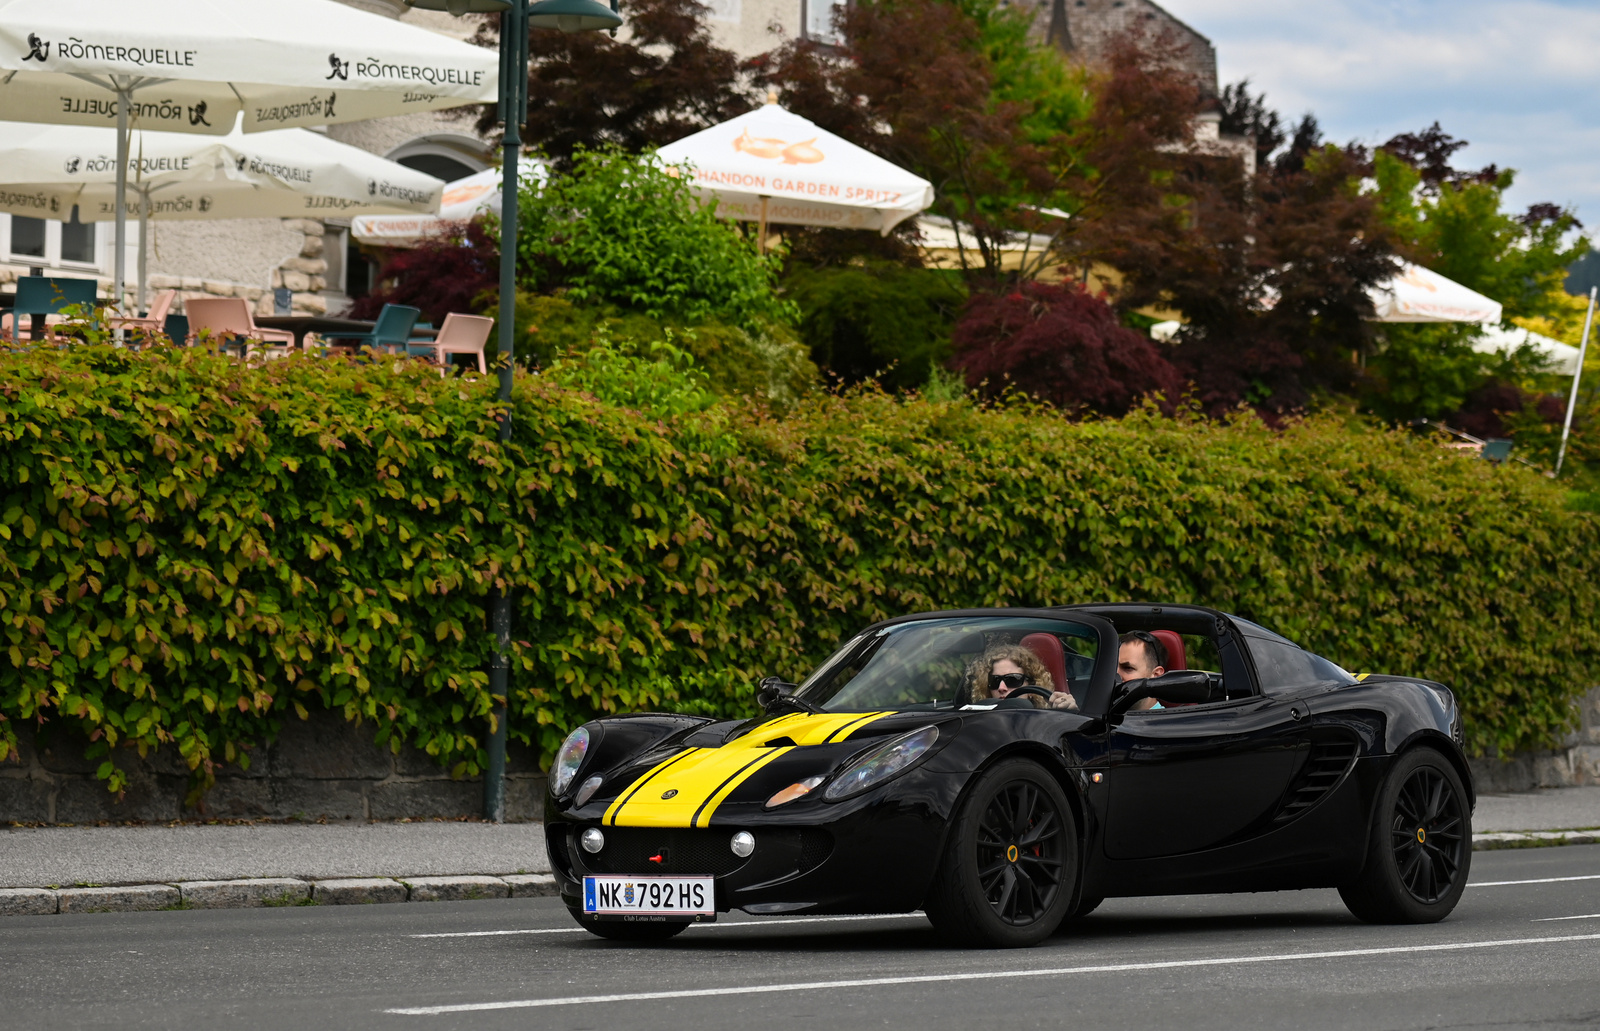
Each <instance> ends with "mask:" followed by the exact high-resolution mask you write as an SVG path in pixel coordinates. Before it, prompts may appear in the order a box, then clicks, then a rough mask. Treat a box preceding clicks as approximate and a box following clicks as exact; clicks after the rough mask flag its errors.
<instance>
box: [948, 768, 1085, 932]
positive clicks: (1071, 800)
mask: <svg viewBox="0 0 1600 1031" xmlns="http://www.w3.org/2000/svg"><path fill="white" fill-rule="evenodd" d="M1008 759H1028V760H1031V761H1032V762H1035V763H1037V764H1038V765H1040V766H1041V767H1043V768H1044V770H1045V772H1046V773H1048V774H1050V776H1052V777H1053V778H1055V780H1056V782H1057V783H1058V784H1060V785H1061V791H1062V793H1063V794H1065V795H1066V796H1067V805H1068V806H1069V807H1070V808H1071V809H1072V818H1073V820H1074V821H1075V822H1076V823H1077V831H1078V834H1077V842H1078V869H1077V878H1076V879H1075V884H1074V887H1073V899H1072V906H1073V911H1076V909H1077V907H1078V905H1079V904H1080V903H1081V902H1082V901H1083V891H1084V884H1083V876H1084V873H1085V872H1086V871H1087V870H1088V868H1089V814H1088V804H1087V803H1086V802H1085V801H1084V799H1083V795H1082V793H1081V790H1080V786H1079V784H1078V783H1077V778H1076V777H1075V776H1074V775H1073V772H1072V770H1071V768H1070V767H1068V766H1067V764H1066V763H1065V762H1063V761H1062V759H1061V755H1060V753H1058V752H1054V751H1051V750H1050V749H1049V748H1048V747H1046V746H1045V745H1043V744H1041V743H1039V742H1037V741H1018V742H1015V743H1013V744H1011V745H1008V746H1007V747H1005V748H1001V749H998V750H996V751H995V752H994V753H993V754H991V755H989V756H988V757H987V758H986V759H984V760H983V762H982V763H980V764H979V765H978V766H977V767H976V768H975V769H974V770H972V772H971V773H969V774H967V781H966V783H965V784H963V785H962V786H961V792H960V793H959V794H958V795H956V797H955V800H954V801H953V802H952V803H951V806H950V812H949V814H948V815H947V816H946V817H945V821H944V827H943V828H941V830H940V832H939V852H938V854H939V855H940V856H943V855H944V853H945V850H946V849H947V848H949V847H950V833H951V830H952V829H953V827H954V826H955V819H956V815H957V814H958V813H960V812H961V808H962V806H964V805H966V803H967V799H968V798H969V797H970V796H971V794H972V790H973V788H974V786H975V785H976V784H977V783H978V778H980V777H981V776H983V774H984V773H985V772H986V771H987V770H989V768H990V767H993V766H995V765H997V764H999V763H1002V762H1005V761H1006V760H1008ZM935 876H937V874H935ZM932 888H933V881H932V880H931V879H930V880H929V882H928V885H927V887H926V888H924V889H923V894H924V896H926V894H927V892H928V891H930V890H931V889H932Z"/></svg>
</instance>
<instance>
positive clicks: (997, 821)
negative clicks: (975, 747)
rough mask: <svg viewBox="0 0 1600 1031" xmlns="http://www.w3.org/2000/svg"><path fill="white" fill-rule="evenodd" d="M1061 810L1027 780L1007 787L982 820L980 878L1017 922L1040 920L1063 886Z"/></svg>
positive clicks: (1008, 919) (993, 901) (1002, 913)
mask: <svg viewBox="0 0 1600 1031" xmlns="http://www.w3.org/2000/svg"><path fill="white" fill-rule="evenodd" d="M1061 852H1062V848H1061V816H1060V811H1059V810H1058V809H1057V808H1056V806H1055V805H1054V804H1052V803H1051V801H1050V800H1048V799H1047V798H1046V796H1045V793H1044V789H1043V788H1041V787H1039V786H1038V785H1036V784H1033V783H1032V782H1030V781H1027V780H1017V781H1014V782H1012V783H1010V784H1007V785H1005V786H1004V787H1002V788H1001V789H1000V790H999V791H998V792H996V793H995V795H994V797H992V798H991V799H990V800H989V805H988V806H987V807H986V808H985V809H984V812H983V817H982V818H981V819H980V820H979V821H978V883H979V885H980V886H981V887H982V888H983V894H984V897H985V898H987V899H988V900H989V905H990V906H992V907H993V908H994V911H995V915H996V916H998V917H999V918H1000V919H1001V920H1002V921H1004V922H1005V923H1008V924H1011V925H1012V926H1015V927H1025V926H1027V925H1029V924H1032V923H1034V922H1036V921H1038V920H1040V919H1041V918H1042V917H1043V916H1044V915H1045V913H1047V912H1048V911H1049V909H1050V905H1051V903H1053V902H1054V901H1055V896H1056V893H1057V892H1059V891H1060V890H1061V866H1062V859H1061Z"/></svg>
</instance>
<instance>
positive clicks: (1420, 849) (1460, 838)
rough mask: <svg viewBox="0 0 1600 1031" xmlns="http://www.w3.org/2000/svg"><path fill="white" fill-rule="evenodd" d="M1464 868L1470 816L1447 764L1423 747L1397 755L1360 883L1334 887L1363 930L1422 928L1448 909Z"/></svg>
mask: <svg viewBox="0 0 1600 1031" xmlns="http://www.w3.org/2000/svg"><path fill="white" fill-rule="evenodd" d="M1471 865H1472V812H1471V810H1470V809H1468V808H1467V793H1466V791H1465V789H1464V788H1463V787H1462V786H1461V777H1460V775H1459V774H1457V773H1456V770H1455V767H1454V766H1452V765H1451V764H1450V760H1448V759H1446V758H1445V757H1444V756H1442V755H1440V754H1439V753H1438V752H1436V751H1434V750H1433V749H1431V748H1417V749H1413V750H1412V751H1410V752H1407V753H1406V754H1404V755H1402V756H1401V757H1400V758H1399V760H1397V761H1396V762H1395V765H1394V768H1393V769H1392V770H1390V771H1389V776H1388V777H1387V778H1385V780H1384V782H1383V787H1382V788H1380V789H1379V791H1378V801H1377V805H1376V807H1375V812H1374V813H1373V819H1372V828H1371V835H1370V837H1369V839H1368V843H1367V862H1366V866H1365V868H1364V869H1363V870H1362V871H1361V876H1360V877H1359V878H1357V879H1356V880H1355V881H1354V882H1352V883H1350V884H1347V885H1343V886H1341V887H1340V888H1339V897H1340V898H1342V899H1344V904H1345V905H1346V906H1347V907H1349V909H1350V912H1352V913H1354V914H1355V915H1356V916H1357V917H1358V918H1360V919H1362V920H1365V921H1366V922H1367V923H1370V924H1429V923H1433V922H1434V921H1437V920H1443V919H1444V918H1445V917H1446V916H1449V915H1450V911H1451V910H1453V909H1455V908H1456V903H1457V902H1459V901H1460V900H1461V893H1462V892H1463V891H1464V890H1466V887H1467V872H1468V870H1469V869H1470V867H1471Z"/></svg>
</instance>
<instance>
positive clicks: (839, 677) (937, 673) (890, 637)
mask: <svg viewBox="0 0 1600 1031" xmlns="http://www.w3.org/2000/svg"><path fill="white" fill-rule="evenodd" d="M1046 638H1054V639H1055V642H1056V643H1055V644H1052V643H1050V641H1048V640H1046ZM1098 643H1099V638H1098V636H1097V635H1096V633H1095V631H1094V629H1093V628H1092V627H1089V626H1085V625H1084V624H1082V623H1072V622H1067V621H1065V620H1057V619H1039V618H1033V617H1020V616H978V617H972V618H951V619H923V620H916V621H914V622H910V623H896V624H895V625H893V626H886V627H880V628H879V629H877V630H871V631H868V632H867V633H864V634H862V635H860V636H859V637H857V638H855V639H854V640H852V641H851V642H850V643H849V644H846V645H845V646H844V647H843V648H840V649H839V650H838V651H837V652H835V653H834V654H833V656H832V657H831V658H829V659H828V661H827V662H824V663H823V664H822V665H821V666H819V667H818V668H817V671H816V672H815V673H812V674H811V676H809V677H807V678H806V680H805V683H803V684H801V685H800V687H799V689H798V690H797V691H796V692H795V693H796V694H798V695H799V696H800V697H802V698H804V699H805V700H806V701H808V702H812V703H814V704H816V705H820V706H822V707H823V708H824V709H827V710H828V711H830V712H865V711H868V710H872V709H913V708H915V709H935V708H953V707H955V706H957V705H965V704H967V703H969V702H971V701H973V700H975V699H976V700H979V701H981V700H982V699H981V695H982V694H983V693H984V691H983V689H982V687H980V686H979V685H980V682H981V681H985V680H986V679H987V677H988V673H989V670H988V669H987V668H984V667H985V663H984V661H983V660H984V658H985V655H986V654H987V655H989V656H991V657H992V656H993V655H995V654H997V652H998V650H999V649H1000V648H1002V647H1003V646H1007V645H1010V646H1014V647H1022V648H1025V649H1027V650H1028V651H1029V652H1031V653H1032V654H1034V655H1036V656H1037V657H1038V658H1039V660H1040V663H1039V664H1040V666H1042V668H1043V669H1044V670H1046V671H1047V674H1048V679H1049V680H1050V681H1052V683H1051V684H1049V685H1040V686H1048V687H1050V688H1052V689H1054V690H1057V691H1061V690H1067V691H1071V692H1072V694H1073V695H1074V696H1076V697H1079V699H1080V701H1081V695H1082V692H1083V690H1084V689H1085V688H1086V687H1087V686H1088V683H1089V674H1090V673H1091V672H1092V671H1093V670H1094V658H1095V653H1096V650H1097V647H1098ZM1029 665H1030V666H1031V665H1032V664H1031V663H1030V664H1029ZM1057 680H1063V681H1065V685H1063V684H1061V683H1056V682H1055V681H1057Z"/></svg>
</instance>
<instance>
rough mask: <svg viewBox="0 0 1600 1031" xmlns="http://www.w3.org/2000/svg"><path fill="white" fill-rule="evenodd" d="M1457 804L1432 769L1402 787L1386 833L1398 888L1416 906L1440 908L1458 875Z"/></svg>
mask: <svg viewBox="0 0 1600 1031" xmlns="http://www.w3.org/2000/svg"><path fill="white" fill-rule="evenodd" d="M1464 823H1465V821H1464V820H1463V819H1462V818H1461V798H1460V796H1459V795H1457V794H1456V792H1455V790H1454V789H1453V788H1452V787H1451V786H1450V784H1449V782H1448V781H1446V780H1445V778H1444V775H1443V774H1442V773H1440V772H1439V771H1438V770H1436V769H1434V768H1432V767H1430V766H1421V767H1418V768H1417V769H1416V770H1414V771H1412V773H1411V776H1410V777H1409V778H1407V779H1406V782H1405V783H1404V784H1403V785H1401V787H1400V794H1399V797H1398V798H1396V799H1395V809H1394V821H1393V824H1392V826H1391V828H1390V831H1389V837H1390V840H1391V841H1392V842H1393V847H1394V861H1395V866H1396V868H1397V869H1398V870H1399V873H1400V882H1401V883H1402V884H1404V885H1405V886H1406V890H1407V891H1409V892H1410V893H1411V897H1412V898H1414V899H1416V900H1417V901H1418V902H1422V903H1430V902H1438V901H1439V900H1440V899H1441V898H1443V897H1444V896H1445V895H1447V894H1449V892H1450V888H1451V886H1452V885H1454V884H1455V882H1456V878H1457V876H1459V874H1460V872H1461V845H1462V837H1461V828H1462V826H1463V824H1464Z"/></svg>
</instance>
